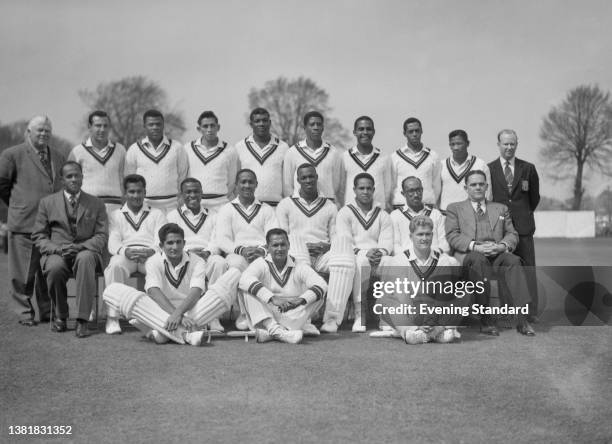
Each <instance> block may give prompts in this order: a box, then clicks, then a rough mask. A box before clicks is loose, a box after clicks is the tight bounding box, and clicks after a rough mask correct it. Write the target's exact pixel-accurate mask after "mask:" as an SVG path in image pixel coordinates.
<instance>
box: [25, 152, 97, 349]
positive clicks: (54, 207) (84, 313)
mask: <svg viewBox="0 0 612 444" xmlns="http://www.w3.org/2000/svg"><path fill="white" fill-rule="evenodd" d="M60 171H61V179H62V184H63V187H64V189H63V190H62V191H60V192H59V193H55V194H52V195H51V196H47V197H45V198H44V199H42V200H41V201H40V205H39V208H38V214H37V216H36V223H35V224H34V232H33V233H32V239H33V240H34V241H35V242H36V246H37V247H38V248H39V249H40V253H41V255H42V259H41V265H42V270H43V274H44V276H45V278H46V280H47V285H48V286H49V296H50V297H51V301H52V302H53V304H54V305H55V320H54V321H53V330H55V331H57V332H63V331H66V320H67V319H68V295H67V291H66V282H67V281H68V279H69V278H70V275H71V273H74V276H75V278H76V309H77V316H76V318H77V328H76V336H77V337H79V338H83V337H86V336H89V332H88V330H87V319H88V318H89V314H90V313H91V308H92V300H93V295H94V294H95V292H96V285H97V282H96V269H101V265H102V251H103V250H104V248H105V247H106V242H107V240H108V221H107V218H106V208H105V207H104V202H103V201H102V200H100V199H98V198H97V197H95V196H92V195H91V194H87V193H85V192H83V191H81V185H82V183H83V172H82V169H81V165H79V164H78V163H77V162H74V161H68V162H66V163H65V164H64V166H62V168H61V170H60Z"/></svg>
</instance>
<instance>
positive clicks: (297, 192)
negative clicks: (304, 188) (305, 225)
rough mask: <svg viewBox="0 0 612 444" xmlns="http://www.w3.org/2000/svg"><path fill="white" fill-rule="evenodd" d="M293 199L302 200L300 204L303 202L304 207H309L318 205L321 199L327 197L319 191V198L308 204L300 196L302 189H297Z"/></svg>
mask: <svg viewBox="0 0 612 444" xmlns="http://www.w3.org/2000/svg"><path fill="white" fill-rule="evenodd" d="M293 197H297V198H298V199H299V200H300V202H302V203H303V204H304V205H308V206H311V205H314V204H316V203H317V202H319V199H325V196H323V194H321V192H320V191H319V194H317V198H316V199H315V200H313V201H312V202H311V203H308V202H307V201H306V199H304V198H303V197H302V196H300V189H299V188H298V189H296V190H295V191H294V192H293Z"/></svg>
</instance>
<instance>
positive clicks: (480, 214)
mask: <svg viewBox="0 0 612 444" xmlns="http://www.w3.org/2000/svg"><path fill="white" fill-rule="evenodd" d="M476 214H478V215H479V216H483V215H484V211H482V204H481V203H480V202H476Z"/></svg>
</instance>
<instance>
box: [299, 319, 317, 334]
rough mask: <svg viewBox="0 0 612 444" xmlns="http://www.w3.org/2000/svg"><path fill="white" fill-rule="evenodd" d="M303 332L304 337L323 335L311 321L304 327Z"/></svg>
mask: <svg viewBox="0 0 612 444" xmlns="http://www.w3.org/2000/svg"><path fill="white" fill-rule="evenodd" d="M302 332H304V336H319V335H320V334H321V332H320V331H319V329H318V328H317V327H315V326H314V325H312V322H310V320H308V321H306V323H305V324H304V325H303V326H302Z"/></svg>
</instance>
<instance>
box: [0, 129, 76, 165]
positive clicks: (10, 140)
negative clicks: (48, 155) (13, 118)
mask: <svg viewBox="0 0 612 444" xmlns="http://www.w3.org/2000/svg"><path fill="white" fill-rule="evenodd" d="M27 127H28V121H27V120H18V121H17V122H13V123H9V124H7V125H1V124H0V152H1V151H4V150H5V149H6V148H9V147H11V146H14V145H19V144H20V143H23V142H24V140H25V133H26V128H27ZM49 145H51V146H52V147H53V148H56V149H57V150H58V151H59V152H61V153H62V154H63V155H64V156H66V157H68V154H69V153H70V150H71V149H72V147H73V146H74V144H73V143H72V142H70V141H69V140H66V139H64V138H63V137H60V136H56V135H52V136H51V140H50V142H49Z"/></svg>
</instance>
